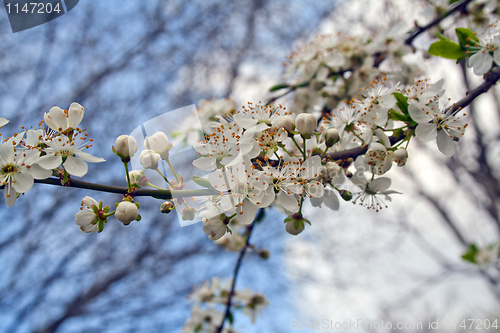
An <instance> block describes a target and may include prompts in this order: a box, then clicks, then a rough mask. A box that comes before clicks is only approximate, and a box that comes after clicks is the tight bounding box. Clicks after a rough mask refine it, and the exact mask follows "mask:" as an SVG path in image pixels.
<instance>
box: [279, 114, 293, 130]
mask: <svg viewBox="0 0 500 333" xmlns="http://www.w3.org/2000/svg"><path fill="white" fill-rule="evenodd" d="M275 125H276V127H277V128H284V129H285V130H287V131H288V132H291V131H293V125H294V123H293V119H292V117H290V116H283V117H281V118H279V119H278V121H277V122H276V124H275Z"/></svg>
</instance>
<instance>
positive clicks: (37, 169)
mask: <svg viewBox="0 0 500 333" xmlns="http://www.w3.org/2000/svg"><path fill="white" fill-rule="evenodd" d="M29 173H30V174H31V175H32V176H33V178H35V179H46V178H49V177H50V176H52V170H47V169H44V168H42V167H41V166H39V165H38V164H32V165H31V168H30V169H29Z"/></svg>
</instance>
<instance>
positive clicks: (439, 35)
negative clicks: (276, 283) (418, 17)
mask: <svg viewBox="0 0 500 333" xmlns="http://www.w3.org/2000/svg"><path fill="white" fill-rule="evenodd" d="M437 37H438V38H439V40H444V41H447V42H451V41H452V40H451V39H449V38H448V37H446V36H445V35H442V34H440V33H439V32H438V33H437Z"/></svg>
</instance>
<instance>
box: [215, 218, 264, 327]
mask: <svg viewBox="0 0 500 333" xmlns="http://www.w3.org/2000/svg"><path fill="white" fill-rule="evenodd" d="M264 215H265V211H264V209H260V210H259V212H258V213H257V216H256V217H255V220H254V221H253V223H252V224H250V225H249V226H248V227H247V240H246V242H245V246H244V247H243V249H241V251H240V256H239V257H238V261H237V262H236V266H235V267H234V273H233V283H232V285H231V290H230V291H229V295H228V296H227V303H226V311H225V313H224V318H223V319H222V323H221V324H220V326H219V327H218V328H217V333H221V332H222V330H223V329H224V323H225V322H226V319H228V318H229V316H230V315H231V304H232V300H233V296H234V292H235V288H236V278H237V277H238V273H239V271H240V267H241V263H242V262H243V257H245V254H246V252H247V249H248V247H249V245H250V236H251V235H252V231H253V228H254V226H255V223H257V222H259V221H261V220H262V219H263V218H264Z"/></svg>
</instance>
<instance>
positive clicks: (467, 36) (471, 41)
mask: <svg viewBox="0 0 500 333" xmlns="http://www.w3.org/2000/svg"><path fill="white" fill-rule="evenodd" d="M455 32H456V33H457V37H458V41H459V42H460V45H462V46H463V47H464V48H465V47H466V46H465V45H468V46H476V45H477V44H478V43H479V39H478V38H477V36H476V35H475V34H474V32H472V31H471V30H469V29H467V28H456V29H455Z"/></svg>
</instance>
